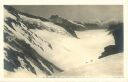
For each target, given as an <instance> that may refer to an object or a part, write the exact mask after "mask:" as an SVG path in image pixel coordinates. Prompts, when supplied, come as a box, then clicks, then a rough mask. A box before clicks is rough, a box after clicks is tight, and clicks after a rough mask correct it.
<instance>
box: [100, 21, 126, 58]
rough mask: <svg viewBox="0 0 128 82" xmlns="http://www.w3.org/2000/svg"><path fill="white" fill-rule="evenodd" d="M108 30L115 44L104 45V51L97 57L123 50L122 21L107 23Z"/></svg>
mask: <svg viewBox="0 0 128 82" xmlns="http://www.w3.org/2000/svg"><path fill="white" fill-rule="evenodd" d="M108 30H109V31H110V34H112V35H113V37H114V40H115V45H109V46H107V47H105V48H104V50H105V51H104V52H103V53H102V55H101V56H100V57H99V58H103V57H105V56H109V55H113V54H117V53H121V52H123V45H124V44H123V42H124V40H123V37H124V36H123V23H118V24H116V23H112V24H110V25H108Z"/></svg>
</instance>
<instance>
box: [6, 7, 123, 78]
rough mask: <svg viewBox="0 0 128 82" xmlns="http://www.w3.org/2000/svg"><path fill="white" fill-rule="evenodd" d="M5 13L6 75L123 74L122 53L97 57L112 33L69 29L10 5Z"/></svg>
mask: <svg viewBox="0 0 128 82" xmlns="http://www.w3.org/2000/svg"><path fill="white" fill-rule="evenodd" d="M4 14H5V15H4V16H5V18H4V42H5V46H4V54H5V59H4V68H5V70H6V71H5V75H6V76H7V77H46V76H49V75H51V76H94V77H97V76H102V75H103V76H121V75H122V69H123V66H122V65H123V63H122V55H120V54H122V53H120V54H117V55H112V56H111V57H106V58H103V59H98V57H99V56H100V55H101V53H102V52H103V51H104V47H106V46H108V45H111V44H114V39H113V36H112V35H108V32H107V31H105V30H88V31H76V30H74V29H70V31H67V30H68V29H65V27H62V26H61V25H58V24H55V23H53V22H54V21H51V20H47V19H45V18H43V17H38V16H33V15H29V14H26V13H22V12H19V11H17V10H15V9H14V8H12V7H10V6H5V10H4ZM72 23H73V22H72ZM73 25H75V23H74V24H73ZM72 28H73V27H72ZM72 32H75V34H76V35H77V37H79V39H78V38H75V36H74V37H73V34H72ZM113 65H116V66H115V67H113ZM104 66H105V68H104ZM97 68H100V69H97ZM111 68H112V70H114V71H111ZM92 69H94V70H93V71H92ZM95 69H97V70H95Z"/></svg>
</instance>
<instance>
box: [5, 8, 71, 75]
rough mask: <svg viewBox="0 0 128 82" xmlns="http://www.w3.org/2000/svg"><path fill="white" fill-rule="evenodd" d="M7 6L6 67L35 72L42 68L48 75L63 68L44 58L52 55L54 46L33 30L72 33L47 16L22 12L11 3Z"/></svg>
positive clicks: (10, 69)
mask: <svg viewBox="0 0 128 82" xmlns="http://www.w3.org/2000/svg"><path fill="white" fill-rule="evenodd" d="M4 7H5V11H4V12H5V18H4V42H5V46H4V53H5V59H4V68H5V70H7V71H11V72H15V71H16V70H17V69H20V68H21V69H26V70H28V71H30V72H32V73H34V74H36V70H41V71H42V72H44V73H45V74H46V75H51V74H52V73H54V71H59V72H61V71H63V70H62V69H60V68H59V67H57V66H56V65H54V64H52V63H51V62H50V61H48V60H47V59H45V58H43V56H42V55H47V54H50V52H51V51H52V45H51V44H50V43H49V41H47V40H45V39H42V37H39V36H38V35H36V34H35V33H34V32H33V31H31V30H32V29H33V30H46V31H49V32H55V33H58V34H60V35H67V36H71V34H70V33H68V32H67V31H66V30H65V29H63V28H62V27H60V26H57V25H55V24H53V23H52V22H49V21H48V20H47V19H45V18H43V17H37V16H33V15H29V14H25V13H22V12H19V11H17V10H15V9H14V8H13V7H10V6H4ZM39 52H41V53H39ZM46 53H47V54H46Z"/></svg>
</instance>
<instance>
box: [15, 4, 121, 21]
mask: <svg viewBox="0 0 128 82" xmlns="http://www.w3.org/2000/svg"><path fill="white" fill-rule="evenodd" d="M14 7H15V8H16V9H18V10H20V11H23V12H27V13H30V14H33V15H38V16H42V17H45V18H49V17H50V16H51V15H53V14H57V15H59V16H61V17H64V18H66V19H69V20H73V21H97V19H100V20H102V21H107V20H112V19H113V20H122V19H123V8H122V6H119V5H118V6H116V5H115V6H114V5H113V6H111V5H106V6H103V5H101V6H96V5H93V6H92V5H88V6H87V5H81V6H80V5H74V6H73V5H72V6H71V5H68V6H67V5H65V6H64V5H61V6H60V5H40V6H39V5H38V6H32V5H28V6H23V5H22V6H14Z"/></svg>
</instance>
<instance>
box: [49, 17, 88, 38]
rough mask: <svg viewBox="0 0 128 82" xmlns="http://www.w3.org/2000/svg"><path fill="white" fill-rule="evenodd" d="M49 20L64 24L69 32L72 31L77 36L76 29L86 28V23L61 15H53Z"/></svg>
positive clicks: (60, 24)
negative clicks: (79, 22)
mask: <svg viewBox="0 0 128 82" xmlns="http://www.w3.org/2000/svg"><path fill="white" fill-rule="evenodd" d="M49 20H50V21H52V22H53V23H55V24H57V25H59V26H62V27H63V28H64V29H65V30H66V31H67V32H69V33H71V34H72V36H74V37H77V35H76V33H75V31H83V30H86V28H85V26H84V25H82V24H77V23H75V22H72V21H69V20H67V19H64V18H62V17H59V16H58V15H52V16H51V17H50V19H49Z"/></svg>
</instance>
